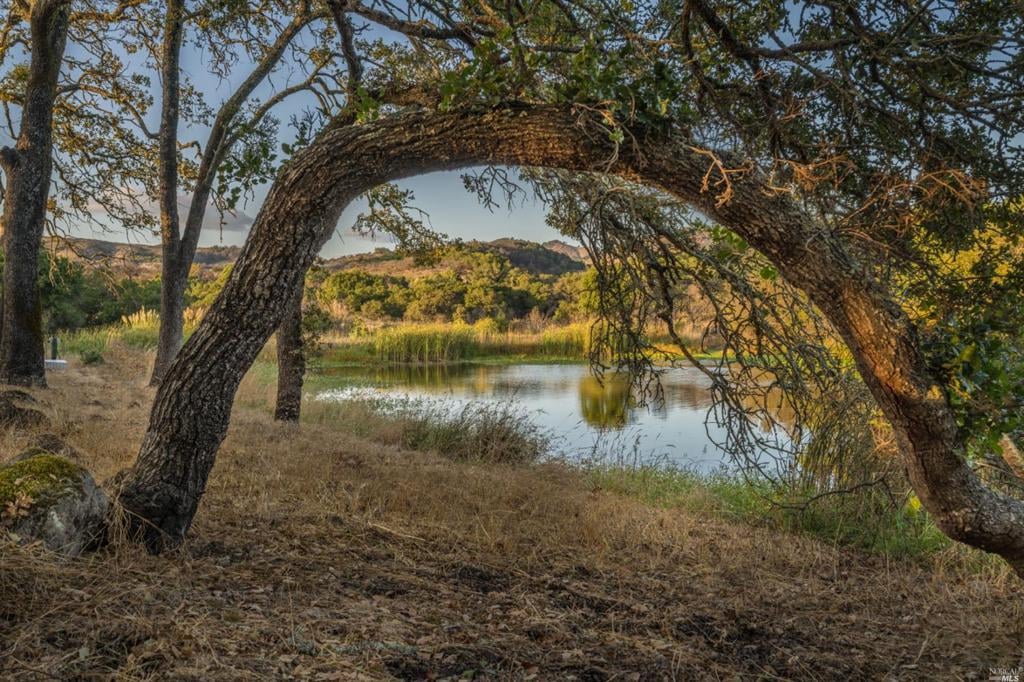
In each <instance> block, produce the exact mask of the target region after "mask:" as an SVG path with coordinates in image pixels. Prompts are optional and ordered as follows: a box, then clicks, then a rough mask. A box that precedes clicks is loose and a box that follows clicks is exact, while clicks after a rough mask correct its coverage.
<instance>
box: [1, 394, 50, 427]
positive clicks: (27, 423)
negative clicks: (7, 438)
mask: <svg viewBox="0 0 1024 682" xmlns="http://www.w3.org/2000/svg"><path fill="white" fill-rule="evenodd" d="M19 403H23V404H19ZM26 404H27V405H35V404H37V401H36V399H35V398H33V397H32V395H31V394H29V393H28V392H26V391H19V390H17V389H11V390H6V391H0V429H9V428H25V427H35V426H44V425H46V424H49V422H50V420H49V419H48V418H47V417H46V415H45V414H43V413H42V412H40V411H39V410H37V409H36V408H34V407H26V406H25V405H26Z"/></svg>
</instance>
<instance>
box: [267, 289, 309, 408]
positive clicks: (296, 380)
mask: <svg viewBox="0 0 1024 682" xmlns="http://www.w3.org/2000/svg"><path fill="white" fill-rule="evenodd" d="M302 294H303V286H302V283H300V284H299V287H298V291H296V292H295V294H294V295H293V296H292V297H291V298H292V300H291V302H289V304H288V307H287V309H286V310H285V312H284V320H283V321H282V322H281V326H280V327H278V328H277V405H276V406H275V407H274V419H276V420H277V421H283V422H298V421H299V416H300V414H301V411H302V380H303V378H304V376H305V373H306V353H305V348H303V344H302Z"/></svg>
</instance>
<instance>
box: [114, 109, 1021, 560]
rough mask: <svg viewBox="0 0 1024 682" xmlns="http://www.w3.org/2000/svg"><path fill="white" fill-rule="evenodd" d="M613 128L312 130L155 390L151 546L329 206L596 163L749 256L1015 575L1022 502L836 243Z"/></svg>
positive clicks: (561, 121) (675, 148) (770, 204)
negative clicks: (452, 181) (718, 232)
mask: <svg viewBox="0 0 1024 682" xmlns="http://www.w3.org/2000/svg"><path fill="white" fill-rule="evenodd" d="M627 139H631V140H632V141H631V142H630V143H628V144H625V145H622V146H621V147H618V148H615V147H613V145H612V144H611V143H610V142H609V141H608V136H607V134H606V133H603V132H602V131H600V130H599V129H598V127H597V126H595V125H593V124H591V123H590V119H589V118H588V117H587V116H586V115H584V114H578V113H575V112H573V111H571V110H570V109H568V108H566V107H557V106H529V107H511V108H499V109H496V110H492V111H488V112H485V113H466V112H461V113H448V114H425V113H417V114H406V115H402V116H396V117H390V118H386V119H383V120H381V121H378V122H375V123H372V124H368V125H363V126H357V127H341V128H337V127H336V128H333V129H329V130H327V131H325V133H324V134H323V135H321V136H320V138H319V139H318V140H317V141H316V142H315V143H313V144H312V145H310V146H309V147H308V148H307V149H306V150H304V151H303V152H302V153H301V154H299V155H297V156H296V158H295V159H294V160H293V161H292V162H291V163H290V164H289V165H288V166H287V168H286V169H285V170H284V171H283V172H282V173H281V174H280V176H279V177H278V179H277V181H276V182H275V183H274V186H273V187H272V188H271V191H270V193H269V194H268V196H267V199H266V201H265V203H264V205H263V208H262V209H261V211H260V213H259V216H258V217H257V219H256V222H255V224H254V226H253V230H252V232H251V234H250V237H249V239H248V241H247V243H246V245H245V247H244V248H243V250H242V254H241V256H240V257H239V259H238V261H237V263H236V265H235V267H234V269H233V271H232V273H231V278H230V280H229V281H228V283H227V285H226V286H225V288H224V290H223V292H222V293H221V295H220V296H219V297H218V299H217V301H216V302H215V303H214V305H213V307H212V309H211V310H210V312H209V314H208V315H207V317H206V318H205V319H204V321H203V323H202V325H201V326H200V327H199V329H198V330H197V331H196V334H195V335H194V336H193V338H192V339H191V340H190V341H189V343H188V344H187V345H186V346H185V348H184V349H183V350H182V352H181V354H180V355H179V357H178V359H177V360H176V361H175V363H174V364H173V365H172V367H171V369H170V371H169V372H168V374H167V377H166V379H165V381H164V383H163V384H162V385H161V387H160V390H159V391H158V393H157V395H156V399H155V402H154V405H153V410H152V413H151V415H150V423H149V428H148V430H147V432H146V436H145V439H144V441H143V444H142V448H141V450H140V453H139V457H138V460H137V462H136V464H135V466H134V468H133V469H132V470H131V471H130V472H129V474H128V476H127V479H126V485H125V487H124V489H123V492H122V497H121V501H122V504H123V505H124V506H125V508H126V509H128V510H129V511H130V512H132V513H133V514H134V517H135V518H136V520H137V522H136V530H137V531H138V532H139V533H140V534H141V535H142V536H143V539H144V540H145V542H146V543H147V546H148V547H149V548H150V549H151V550H159V549H160V548H161V547H163V546H165V545H166V544H174V543H176V542H178V541H180V539H181V538H182V537H183V536H184V534H185V533H186V532H187V530H188V528H189V525H190V524H191V521H192V518H193V516H194V514H195V511H196V508H197V505H198V503H199V499H200V497H201V496H202V493H203V490H204V488H205V485H206V479H207V476H208V475H209V472H210V469H211V467H212V466H213V462H214V457H215V456H216V453H217V449H218V447H219V446H220V443H221V441H222V439H223V438H224V435H225V433H226V431H227V426H228V419H229V416H230V412H231V405H232V402H233V399H234V394H235V391H236V389H237V387H238V383H239V381H240V380H241V378H242V376H243V374H244V373H245V371H246V370H247V369H248V368H249V366H250V365H251V364H252V362H253V361H254V360H255V358H256V356H257V354H258V353H259V351H260V348H261V347H262V346H263V344H264V343H265V342H266V340H267V338H269V336H270V335H271V334H272V333H273V331H274V329H275V328H276V327H277V326H278V325H279V324H280V322H281V320H282V318H283V316H284V313H285V309H286V307H287V304H288V302H289V301H290V296H289V294H290V293H291V292H293V291H295V289H296V287H298V286H300V284H301V282H302V280H303V277H304V275H305V272H306V270H307V268H308V267H309V266H310V265H311V264H312V262H313V260H314V258H315V257H316V255H317V253H318V251H319V250H320V247H321V246H322V244H323V243H324V242H325V241H326V239H327V238H328V237H329V236H330V234H331V231H332V230H333V229H334V226H335V225H336V223H337V221H338V218H339V216H340V215H341V212H342V210H343V208H344V207H345V206H346V205H347V204H348V203H349V202H350V201H352V200H353V199H354V198H355V197H357V196H358V195H359V194H361V193H362V192H364V191H365V190H368V189H370V188H372V187H375V186H377V185H379V184H381V183H383V182H386V181H392V180H396V179H400V178H403V177H408V176H411V175H416V174H421V173H427V172H431V171H437V170H443V169H455V168H460V167H465V166H467V165H473V164H502V165H526V166H548V167H554V168H563V169H568V170H600V171H602V172H610V173H615V174H618V175H620V176H623V177H625V178H627V179H630V180H634V181H638V182H643V183H646V184H648V185H651V186H656V187H659V188H661V189H663V190H665V191H667V192H669V193H671V194H674V195H675V196H677V197H679V198H680V199H681V200H684V201H686V202H689V203H691V204H692V205H694V206H695V207H696V208H698V209H700V210H701V211H703V212H704V213H706V214H707V215H709V216H711V217H712V218H714V219H715V220H716V221H718V222H719V223H720V224H722V225H724V226H726V227H728V228H730V229H732V230H734V231H735V232H736V233H737V234H739V235H740V236H742V237H743V238H744V239H745V240H746V241H747V242H749V243H750V244H751V245H752V246H754V247H755V248H757V249H759V250H760V251H761V252H763V253H764V254H765V255H766V257H768V258H769V259H770V260H771V261H772V262H773V263H774V264H775V265H776V267H778V269H779V271H780V272H781V273H782V275H783V276H784V277H785V278H786V279H787V280H789V281H790V282H791V283H792V284H794V285H796V286H798V287H800V288H802V289H803V290H804V291H806V292H807V294H808V295H809V296H810V298H811V299H812V300H813V301H814V302H815V304H816V305H818V306H819V307H820V308H821V310H822V311H823V313H824V314H825V315H826V316H827V317H828V318H829V320H830V321H831V322H832V324H833V325H834V326H835V328H836V329H837V330H838V331H839V333H840V334H841V335H842V337H843V338H844V340H845V341H846V343H847V344H848V345H849V347H850V350H851V351H852V353H853V356H854V357H855V359H856V362H857V366H858V368H859V369H860V372H861V375H862V376H863V378H864V380H865V382H866V383H867V386H868V388H869V389H870V390H871V392H872V394H873V395H874V397H875V399H876V400H877V402H878V404H879V406H880V407H881V409H882V410H883V412H884V414H885V415H886V417H887V418H888V419H889V421H890V422H891V423H892V426H893V429H894V431H895V433H896V436H897V438H898V441H899V444H900V446H901V450H902V456H903V458H904V463H905V466H906V468H907V471H908V474H909V476H910V480H911V482H912V484H913V485H914V488H915V490H916V491H917V493H918V496H919V497H920V499H921V502H922V504H923V505H924V506H925V508H926V509H927V510H928V511H929V513H931V514H932V515H933V518H934V519H935V521H936V522H937V523H938V525H939V527H940V528H942V530H943V531H945V532H946V533H947V534H948V535H949V536H950V537H952V538H954V539H956V540H959V541H961V542H965V543H967V544H970V545H973V546H975V547H978V548H981V549H984V550H987V551H989V552H994V553H997V554H999V555H1000V556H1002V557H1003V558H1005V559H1006V560H1007V562H1009V563H1010V564H1011V565H1012V566H1013V567H1014V568H1015V569H1016V570H1017V571H1018V572H1020V573H1022V574H1024V504H1022V503H1020V502H1017V501H1014V500H1012V499H1010V498H1007V497H1005V496H1003V495H1000V494H999V493H997V492H995V491H992V490H990V489H988V488H986V487H985V486H984V485H983V484H982V482H981V481H980V480H979V479H978V477H977V476H976V475H975V474H974V472H973V471H972V470H971V468H970V467H969V466H968V464H967V463H966V461H965V460H964V458H963V454H964V453H963V443H962V441H961V439H960V437H959V433H958V430H957V426H956V422H955V419H954V416H953V413H952V411H951V410H950V408H949V404H948V402H947V400H946V397H945V394H944V392H943V390H942V389H941V387H940V386H938V385H937V384H936V383H935V382H934V380H933V379H932V377H931V376H930V374H929V371H928V368H927V365H926V363H925V360H924V357H923V356H922V353H921V351H920V349H919V346H918V341H917V335H916V332H915V329H914V327H913V325H912V324H911V322H910V320H909V319H908V317H907V315H906V314H905V313H904V311H903V310H902V309H901V308H900V307H899V306H898V305H897V304H896V302H895V300H894V299H893V297H892V296H891V294H890V293H889V292H888V291H887V290H886V288H885V286H884V285H883V284H882V283H880V282H877V281H875V280H874V279H873V278H872V277H871V276H870V274H868V273H869V269H868V268H866V267H862V265H861V264H859V263H858V262H857V259H856V258H855V257H854V256H853V254H852V252H851V250H850V249H849V248H847V247H846V246H845V243H844V242H843V240H842V238H841V237H840V236H838V235H836V234H835V233H833V232H832V231H830V230H829V228H827V227H825V226H823V225H821V224H820V223H819V222H818V221H817V220H815V219H814V218H813V216H811V215H810V214H809V213H807V212H806V211H805V210H803V209H802V208H801V207H800V206H799V205H798V204H797V203H796V202H795V201H794V199H793V198H792V197H791V196H789V195H787V194H784V193H780V192H777V191H772V190H771V189H770V185H769V183H768V181H767V180H766V178H765V177H764V176H763V175H762V174H761V173H759V172H758V171H756V170H753V171H748V172H746V173H743V174H733V175H731V176H730V180H731V185H732V196H731V198H729V200H728V201H725V202H724V203H723V202H722V201H720V199H721V197H720V196H718V195H717V194H716V192H714V191H713V190H710V189H709V185H711V186H713V185H714V183H713V182H712V183H709V182H707V178H708V174H709V173H710V174H711V176H712V177H713V176H714V174H715V173H718V172H719V171H718V170H716V169H718V168H720V167H719V166H717V165H715V163H714V159H713V158H712V157H711V156H709V154H708V153H707V152H706V151H703V150H699V149H696V148H695V147H694V146H693V143H692V142H691V141H689V140H687V139H686V138H685V137H683V136H681V135H676V136H672V135H670V134H666V133H659V134H654V133H650V134H648V133H647V132H646V131H643V130H636V131H632V136H627ZM715 156H716V157H717V161H720V162H721V163H722V164H723V166H722V167H726V168H740V167H741V166H742V165H743V164H741V163H740V160H739V159H732V158H731V157H730V155H729V154H727V153H722V154H716V155H715ZM713 179H714V178H713Z"/></svg>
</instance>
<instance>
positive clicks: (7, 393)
mask: <svg viewBox="0 0 1024 682" xmlns="http://www.w3.org/2000/svg"><path fill="white" fill-rule="evenodd" d="M0 400H3V401H6V402H10V401H12V400H20V401H21V402H23V403H29V404H30V405H36V404H37V403H38V402H39V401H38V400H36V397H35V396H34V395H32V394H31V393H29V392H28V391H23V390H21V389H20V388H7V389H4V390H2V391H0Z"/></svg>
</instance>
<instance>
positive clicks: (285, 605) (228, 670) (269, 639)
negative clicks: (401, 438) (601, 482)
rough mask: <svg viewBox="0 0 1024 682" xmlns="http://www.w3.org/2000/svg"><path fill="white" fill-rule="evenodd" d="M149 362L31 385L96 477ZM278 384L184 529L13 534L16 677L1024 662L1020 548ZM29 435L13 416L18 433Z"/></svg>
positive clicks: (373, 676)
mask: <svg viewBox="0 0 1024 682" xmlns="http://www.w3.org/2000/svg"><path fill="white" fill-rule="evenodd" d="M145 360H146V356H144V355H142V354H140V353H138V352H130V351H126V350H123V349H122V350H116V351H115V352H112V354H110V355H108V358H107V362H106V363H105V364H103V365H99V366H95V367H79V366H72V368H71V369H69V370H67V371H65V372H62V373H55V374H53V376H52V381H51V388H49V389H47V390H45V391H37V392H36V395H37V397H38V398H39V399H40V400H42V401H44V403H45V404H46V408H45V409H46V410H47V411H48V413H49V414H50V415H51V417H52V419H53V422H54V424H53V426H51V427H50V430H51V431H55V432H57V433H58V434H60V435H61V436H63V437H65V438H66V439H67V440H68V441H69V442H70V443H72V444H73V445H74V446H75V447H76V448H78V449H79V450H81V451H82V453H83V458H84V461H85V464H86V465H87V466H88V467H89V468H90V470H92V471H93V472H94V473H95V474H96V477H97V480H100V481H102V480H104V479H106V478H107V477H109V476H112V475H113V474H114V473H115V472H117V471H118V470H119V469H121V468H123V467H126V466H128V465H130V464H131V462H132V459H133V457H134V455H135V452H136V448H137V446H138V443H139V442H140V439H141V435H142V432H143V429H144V427H145V424H146V418H147V412H148V406H149V403H150V401H151V399H152V391H151V389H148V388H146V387H145V379H146V377H147V376H148V374H147V371H146V369H147V368H146V362H145ZM260 390H262V389H259V388H254V387H253V386H252V385H250V384H246V385H243V389H242V391H243V393H244V392H246V391H249V392H250V393H251V394H253V395H249V396H248V399H247V400H242V401H240V406H239V407H237V408H236V411H235V415H234V419H233V422H232V425H231V431H230V434H229V436H228V438H227V441H226V442H225V444H224V447H223V449H222V450H221V452H220V455H219V459H218V462H217V465H216V467H215V469H214V471H213V474H212V477H211V479H210V485H209V489H208V491H207V493H206V496H205V498H204V499H203V503H202V506H201V508H200V511H199V514H198V516H197V519H196V523H195V526H194V527H193V530H192V532H191V535H190V536H189V539H188V541H187V543H186V544H185V545H184V546H183V547H182V548H181V549H179V550H177V551H174V552H172V553H169V554H166V555H163V556H148V555H146V554H145V553H144V552H143V551H141V550H139V549H138V548H136V547H134V546H131V545H126V544H123V543H121V544H119V543H114V544H113V545H111V546H109V547H107V548H106V549H104V550H102V551H100V552H97V553H95V554H92V555H90V556H87V557H81V558H78V559H75V560H59V559H55V558H54V557H52V556H48V555H46V554H45V553H44V552H43V551H42V550H40V549H38V548H33V547H31V546H29V547H19V546H16V545H14V544H12V543H11V542H9V541H8V542H5V544H3V546H2V547H0V552H2V554H0V678H2V679H17V680H20V679H41V680H45V679H90V680H91V679H123V680H135V679H172V680H256V679H313V680H349V679H351V680H363V679H365V680H379V679H393V678H398V679H428V680H434V679H496V680H505V679H508V680H530V679H532V680H571V679H575V680H662V679H675V680H704V679H707V680H732V679H764V680H777V679H796V680H833V679H835V680H864V679H878V680H883V679H907V680H940V679H981V680H987V679H989V675H990V670H989V669H990V668H991V667H1001V668H1014V667H1018V666H1021V665H1024V589H1022V585H1021V584H1020V583H1019V582H1018V581H1016V579H1014V578H1011V577H1009V574H1007V573H1005V572H1004V573H999V572H990V573H985V574H971V573H968V572H962V571H957V570H953V569H943V567H942V566H941V564H938V565H936V566H934V567H933V566H924V565H922V564H921V563H920V562H917V563H912V562H909V561H903V562H896V561H888V560H886V559H885V558H884V557H881V556H877V555H868V554H863V553H859V552H856V551H852V550H849V549H842V548H836V547H832V546H829V545H827V544H823V543H822V542H820V541H817V540H813V539H810V538H807V537H801V536H797V535H792V534H784V533H781V532H777V531H772V530H768V529H765V528H756V527H753V526H751V525H749V524H731V523H728V522H725V521H723V520H722V519H721V518H720V517H715V516H713V515H710V514H708V515H703V514H700V513H696V512H693V511H684V510H673V509H660V508H653V507H650V506H646V505H644V504H643V503H642V502H639V501H637V500H634V499H629V498H625V497H621V496H617V495H614V494H612V493H610V492H606V491H602V490H597V489H595V488H594V486H593V484H592V483H590V482H588V480H587V479H586V478H585V477H584V476H582V475H581V474H580V473H578V472H574V471H573V470H571V469H569V468H567V467H563V466H556V465H552V464H545V465H532V466H520V467H508V466H499V465H486V466H485V465H478V464H458V463H452V462H450V461H448V460H445V459H443V458H441V457H439V456H437V455H435V454H432V453H429V452H426V453H423V452H410V451H405V450H403V449H402V448H401V447H399V446H398V445H397V444H396V442H395V439H393V438H391V437H390V436H389V434H388V433H386V432H382V433H378V434H375V437H374V438H363V437H357V436H355V435H353V434H352V430H351V429H350V428H349V427H350V425H347V424H344V423H339V424H331V423H309V424H303V426H302V427H301V428H299V429H296V428H294V427H287V426H281V425H278V424H275V423H274V422H273V421H272V420H271V419H270V417H269V414H268V412H267V410H265V409H262V408H260V407H256V406H254V405H256V404H258V403H259V396H258V395H255V394H256V393H259V391H260ZM31 435H32V434H28V433H24V432H21V433H9V434H8V435H6V436H5V437H4V439H3V441H2V442H0V447H2V453H3V455H4V456H8V455H11V454H14V453H16V452H17V451H18V450H19V448H20V447H21V445H22V444H23V443H24V442H25V441H26V440H27V439H28V438H29V437H30V436H31Z"/></svg>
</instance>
